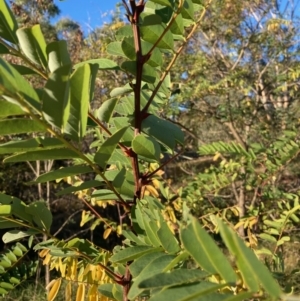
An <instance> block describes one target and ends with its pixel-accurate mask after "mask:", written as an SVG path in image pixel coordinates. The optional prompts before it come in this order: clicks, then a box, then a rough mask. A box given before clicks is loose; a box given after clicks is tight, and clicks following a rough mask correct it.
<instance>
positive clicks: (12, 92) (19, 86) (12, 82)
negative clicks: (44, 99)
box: [0, 57, 41, 111]
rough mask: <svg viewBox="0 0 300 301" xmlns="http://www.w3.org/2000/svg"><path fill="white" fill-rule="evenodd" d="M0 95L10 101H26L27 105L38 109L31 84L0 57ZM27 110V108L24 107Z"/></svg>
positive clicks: (35, 95) (37, 100)
mask: <svg viewBox="0 0 300 301" xmlns="http://www.w3.org/2000/svg"><path fill="white" fill-rule="evenodd" d="M0 74H1V76H0V95H2V96H3V98H5V99H6V100H8V101H9V102H12V103H16V104H18V105H19V106H21V107H22V105H20V104H19V102H20V100H21V101H22V102H23V101H25V102H26V105H28V107H31V108H34V109H36V110H37V111H40V109H41V104H40V99H39V96H38V94H37V93H36V91H35V90H34V89H33V88H32V87H31V85H30V84H29V83H28V82H27V81H26V80H25V79H24V78H23V76H22V75H21V74H19V73H18V72H17V71H16V69H14V68H13V67H12V66H11V65H10V64H9V63H7V62H6V61H5V60H3V59H2V58H1V57H0ZM25 110H26V111H27V108H25Z"/></svg>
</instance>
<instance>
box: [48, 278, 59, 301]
mask: <svg viewBox="0 0 300 301" xmlns="http://www.w3.org/2000/svg"><path fill="white" fill-rule="evenodd" d="M61 280H62V278H58V279H54V280H52V281H51V282H50V283H49V284H48V285H47V287H46V289H47V290H48V289H49V290H50V291H49V294H48V301H52V300H54V299H55V297H56V296H57V293H58V291H59V289H60V286H61Z"/></svg>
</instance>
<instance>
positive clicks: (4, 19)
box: [0, 0, 18, 44]
mask: <svg viewBox="0 0 300 301" xmlns="http://www.w3.org/2000/svg"><path fill="white" fill-rule="evenodd" d="M17 29H18V23H17V20H16V19H15V17H14V15H13V13H12V11H11V10H10V8H9V6H8V5H7V3H6V1H5V0H0V37H1V38H3V39H4V40H7V41H9V42H11V43H13V44H17V43H18V38H17V36H16V31H17Z"/></svg>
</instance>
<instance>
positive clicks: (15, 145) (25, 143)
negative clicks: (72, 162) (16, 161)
mask: <svg viewBox="0 0 300 301" xmlns="http://www.w3.org/2000/svg"><path fill="white" fill-rule="evenodd" d="M0 124H1V121H0ZM28 132H29V131H28ZM62 147H64V144H63V143H62V142H61V141H60V140H58V139H57V138H32V139H27V140H21V141H10V142H7V143H3V144H0V154H8V153H22V152H28V151H38V150H44V149H53V148H62Z"/></svg>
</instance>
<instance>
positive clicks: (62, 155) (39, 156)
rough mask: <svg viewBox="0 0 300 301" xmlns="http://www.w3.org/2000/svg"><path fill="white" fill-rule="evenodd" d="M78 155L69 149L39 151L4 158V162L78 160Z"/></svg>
mask: <svg viewBox="0 0 300 301" xmlns="http://www.w3.org/2000/svg"><path fill="white" fill-rule="evenodd" d="M78 157H79V155H78V154H77V153H75V152H73V151H71V150H69V149H66V148H60V149H50V150H40V151H33V152H26V153H21V154H17V155H13V156H10V157H6V158H5V159H4V162H6V163H9V162H24V161H37V160H62V159H74V158H78Z"/></svg>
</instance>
